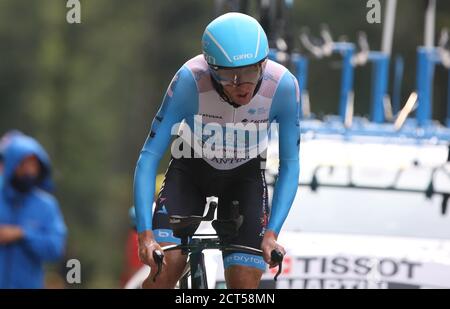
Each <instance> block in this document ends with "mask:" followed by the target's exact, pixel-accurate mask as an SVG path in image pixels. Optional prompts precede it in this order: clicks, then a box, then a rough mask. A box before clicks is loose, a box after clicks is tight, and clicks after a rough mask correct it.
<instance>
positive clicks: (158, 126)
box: [134, 67, 198, 233]
mask: <svg viewBox="0 0 450 309" xmlns="http://www.w3.org/2000/svg"><path fill="white" fill-rule="evenodd" d="M197 105H198V91H197V85H196V83H195V80H194V77H193V75H192V73H191V71H190V70H189V69H187V68H186V67H182V68H181V69H180V70H179V71H178V73H177V74H176V75H175V77H174V79H173V80H172V83H171V84H170V86H169V88H168V90H167V92H166V95H165V97H164V101H163V103H162V105H161V107H160V109H159V111H158V113H157V114H156V116H155V118H154V119H153V122H152V126H151V130H150V133H149V135H148V137H147V140H146V142H145V144H144V147H143V148H142V151H141V154H140V157H139V159H138V162H137V165H136V171H135V174H134V207H135V210H136V225H137V231H138V232H139V233H142V232H144V231H148V230H151V229H152V205H153V198H154V193H155V179H156V173H157V169H158V164H159V161H160V159H161V157H162V156H163V154H164V153H165V151H166V149H167V146H168V145H169V143H170V141H171V130H172V127H173V126H174V125H175V124H177V123H180V122H181V121H182V120H183V119H184V118H186V117H187V116H188V115H190V114H191V115H192V114H194V113H195V112H196V111H195V109H196V106H197Z"/></svg>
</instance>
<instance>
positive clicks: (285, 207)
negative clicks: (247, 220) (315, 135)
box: [268, 72, 300, 235]
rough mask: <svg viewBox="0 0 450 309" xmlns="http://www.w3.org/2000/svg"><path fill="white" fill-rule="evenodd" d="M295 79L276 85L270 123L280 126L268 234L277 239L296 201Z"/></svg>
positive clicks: (288, 77) (288, 76)
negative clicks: (275, 178) (278, 163)
mask: <svg viewBox="0 0 450 309" xmlns="http://www.w3.org/2000/svg"><path fill="white" fill-rule="evenodd" d="M298 89H299V88H298V83H297V80H296V78H295V77H294V76H293V75H292V74H291V73H290V72H286V73H285V74H284V76H283V78H282V80H281V81H280V84H279V85H278V89H277V91H276V93H275V96H274V101H273V104H272V108H271V121H272V120H275V122H277V123H278V125H279V132H278V133H279V159H280V167H279V174H278V180H277V182H276V184H275V189H274V193H273V199H272V209H271V215H270V219H269V225H268V230H271V231H273V232H275V234H276V235H278V233H279V232H280V230H281V227H282V225H283V223H284V221H285V220H286V217H287V215H288V213H289V210H290V208H291V206H292V203H293V201H294V198H295V194H296V192H297V188H298V177H299V171H300V166H299V147H300V123H299V118H300V102H299V101H300V99H299V96H300V94H299V90H298Z"/></svg>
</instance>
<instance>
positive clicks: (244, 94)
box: [237, 92, 250, 99]
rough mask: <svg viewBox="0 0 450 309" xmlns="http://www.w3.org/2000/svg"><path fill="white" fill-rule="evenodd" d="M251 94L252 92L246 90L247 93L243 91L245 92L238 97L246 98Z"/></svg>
mask: <svg viewBox="0 0 450 309" xmlns="http://www.w3.org/2000/svg"><path fill="white" fill-rule="evenodd" d="M249 94H250V92H245V93H243V94H238V95H237V96H238V98H240V99H245V98H247V97H248V95H249Z"/></svg>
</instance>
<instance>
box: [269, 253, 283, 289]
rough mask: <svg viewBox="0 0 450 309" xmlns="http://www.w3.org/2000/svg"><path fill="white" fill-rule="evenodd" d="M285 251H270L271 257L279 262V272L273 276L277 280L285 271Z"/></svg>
mask: <svg viewBox="0 0 450 309" xmlns="http://www.w3.org/2000/svg"><path fill="white" fill-rule="evenodd" d="M283 257H284V256H283V253H281V252H280V251H278V250H276V249H275V250H272V252H271V253H270V259H271V260H272V261H273V262H276V263H277V264H278V272H277V274H276V275H275V277H274V278H273V280H274V281H277V279H278V276H279V275H280V274H281V272H282V271H283Z"/></svg>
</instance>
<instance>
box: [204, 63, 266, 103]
mask: <svg viewBox="0 0 450 309" xmlns="http://www.w3.org/2000/svg"><path fill="white" fill-rule="evenodd" d="M265 66H266V61H263V62H262V63H258V64H254V65H250V66H246V67H241V68H213V67H211V74H212V76H213V78H214V79H215V80H216V81H217V82H219V83H220V84H221V85H222V87H223V89H224V91H225V94H226V95H227V96H228V97H229V98H230V99H231V100H232V101H233V102H235V103H237V104H239V105H245V104H248V103H250V101H251V99H252V97H253V93H254V91H255V88H256V86H257V84H258V82H259V80H260V78H261V76H262V74H263V72H264V69H265Z"/></svg>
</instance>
